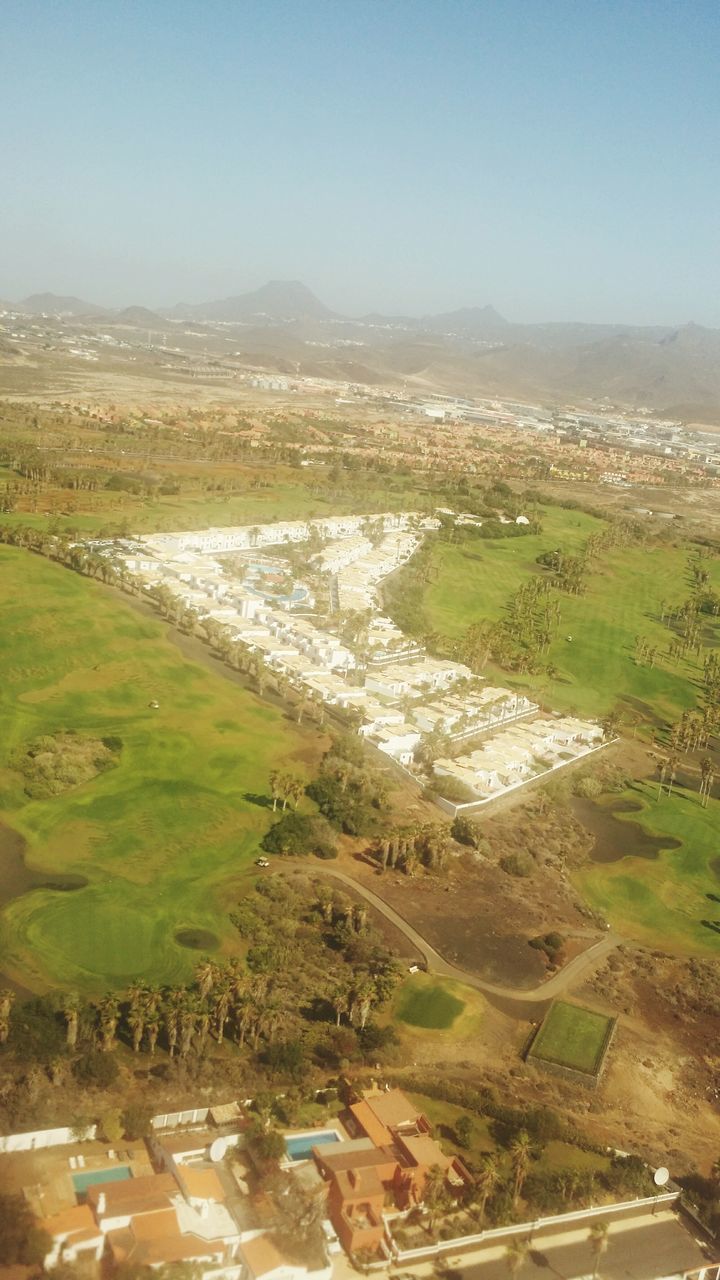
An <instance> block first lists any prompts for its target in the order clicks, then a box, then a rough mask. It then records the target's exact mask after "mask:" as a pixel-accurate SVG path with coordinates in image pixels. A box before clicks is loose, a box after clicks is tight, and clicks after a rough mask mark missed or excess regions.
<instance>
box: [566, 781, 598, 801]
mask: <svg viewBox="0 0 720 1280" xmlns="http://www.w3.org/2000/svg"><path fill="white" fill-rule="evenodd" d="M573 790H574V792H575V795H576V796H581V797H582V799H583V800H597V799H598V797H599V796H601V795H602V784H601V783H600V782H598V779H597V778H591V777H585V778H578V780H577V782H576V783H575V786H574V787H573Z"/></svg>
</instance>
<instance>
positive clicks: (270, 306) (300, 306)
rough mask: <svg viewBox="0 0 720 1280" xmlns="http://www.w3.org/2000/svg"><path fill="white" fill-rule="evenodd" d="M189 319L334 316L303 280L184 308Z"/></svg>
mask: <svg viewBox="0 0 720 1280" xmlns="http://www.w3.org/2000/svg"><path fill="white" fill-rule="evenodd" d="M183 311H184V312H185V314H186V315H190V316H195V317H197V318H198V319H205V320H225V321H228V322H231V323H232V321H238V322H247V321H252V320H256V321H257V320H260V321H262V320H329V319H332V318H333V317H334V315H335V313H334V312H333V311H330V309H329V308H328V307H326V306H325V304H324V303H322V302H321V301H320V299H319V298H316V296H315V294H314V293H313V292H312V290H311V289H308V287H307V285H305V284H303V283H302V281H300V280H269V281H268V283H267V284H264V285H262V286H261V287H260V288H259V289H253V290H252V291H251V292H250V293H240V294H235V295H233V296H232V297H230V298H218V299H217V300H216V301H214V302H204V303H200V304H199V305H197V306H191V307H185V308H183Z"/></svg>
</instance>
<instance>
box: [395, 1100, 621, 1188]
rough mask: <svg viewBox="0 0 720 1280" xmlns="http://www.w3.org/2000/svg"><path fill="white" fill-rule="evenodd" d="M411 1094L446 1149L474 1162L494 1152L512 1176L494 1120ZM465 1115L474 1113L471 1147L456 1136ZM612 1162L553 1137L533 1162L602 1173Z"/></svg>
mask: <svg viewBox="0 0 720 1280" xmlns="http://www.w3.org/2000/svg"><path fill="white" fill-rule="evenodd" d="M407 1096H408V1097H409V1098H410V1099H411V1100H412V1101H413V1102H414V1103H415V1104H416V1105H417V1106H418V1107H419V1108H420V1109H421V1110H422V1111H423V1112H424V1113H425V1115H426V1116H427V1118H428V1120H429V1121H430V1123H431V1124H432V1126H433V1128H434V1129H435V1132H436V1135H437V1136H439V1137H440V1139H441V1141H442V1145H443V1148H444V1150H446V1151H452V1152H454V1153H456V1154H457V1155H459V1156H460V1158H461V1159H462V1160H469V1161H470V1163H471V1164H477V1163H479V1161H480V1160H481V1159H482V1157H483V1156H484V1155H486V1154H487V1153H490V1152H492V1153H494V1154H495V1155H496V1156H497V1157H498V1159H499V1163H500V1168H501V1170H502V1172H503V1174H504V1176H506V1177H510V1174H511V1166H510V1157H509V1155H508V1153H507V1152H506V1151H505V1150H504V1149H503V1148H502V1147H501V1146H499V1145H498V1143H497V1142H496V1141H495V1139H494V1138H493V1136H492V1133H491V1124H492V1121H491V1120H488V1119H486V1118H485V1117H484V1116H480V1115H476V1113H475V1112H473V1111H467V1110H466V1109H465V1108H464V1107H459V1106H456V1105H455V1103H453V1102H444V1101H443V1100H442V1099H438V1098H428V1097H427V1096H426V1094H424V1093H410V1092H408V1094H407ZM463 1115H468V1116H470V1118H471V1119H472V1122H473V1125H472V1131H471V1135H470V1146H469V1147H468V1148H464V1147H460V1146H458V1144H457V1143H456V1142H455V1141H454V1137H453V1132H454V1128H455V1125H456V1124H457V1122H458V1120H459V1118H460V1116H463ZM609 1165H610V1159H609V1157H607V1156H604V1155H598V1154H597V1152H595V1151H584V1150H583V1149H582V1148H581V1147H574V1146H572V1145H571V1143H569V1142H560V1141H557V1140H553V1141H552V1142H548V1143H547V1145H546V1146H545V1147H544V1148H543V1150H542V1153H541V1155H540V1157H539V1159H538V1160H537V1161H535V1162H533V1165H532V1168H533V1170H538V1171H547V1172H550V1171H557V1170H559V1169H578V1170H580V1171H585V1170H590V1171H594V1172H599V1171H601V1170H605V1169H607V1168H608V1167H609Z"/></svg>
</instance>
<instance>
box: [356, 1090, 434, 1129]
mask: <svg viewBox="0 0 720 1280" xmlns="http://www.w3.org/2000/svg"><path fill="white" fill-rule="evenodd" d="M364 1102H365V1105H366V1106H368V1107H369V1108H370V1110H371V1111H372V1113H373V1115H374V1116H375V1117H376V1119H378V1120H379V1121H380V1123H381V1124H383V1125H385V1126H386V1127H387V1128H388V1129H397V1128H400V1127H401V1126H402V1125H405V1124H412V1123H413V1122H414V1121H415V1120H417V1118H418V1116H419V1115H420V1114H421V1112H420V1111H418V1109H417V1107H416V1106H415V1104H414V1102H411V1101H410V1099H409V1098H408V1097H406V1095H405V1094H404V1093H403V1091H402V1089H389V1090H388V1092H387V1093H373V1094H370V1095H369V1096H367V1097H366V1098H365V1099H364ZM359 1105H362V1104H359Z"/></svg>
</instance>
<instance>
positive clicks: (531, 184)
mask: <svg viewBox="0 0 720 1280" xmlns="http://www.w3.org/2000/svg"><path fill="white" fill-rule="evenodd" d="M719 66H720V5H718V3H717V0H709V2H708V3H705V2H704V0H678V2H677V3H666V2H665V0H617V2H616V0H608V2H605V3H603V0H524V2H523V0H487V2H485V0H196V2H194V3H191V2H189V0H91V2H89V3H86V2H85V0H64V2H63V0H56V2H55V3H53V2H52V0H44V2H39V0H2V4H1V5H0V108H1V109H2V115H1V118H2V120H3V128H2V138H1V140H0V164H1V169H0V172H1V173H2V178H1V179H0V297H4V298H11V299H15V298H20V297H23V296H25V295H26V294H28V293H30V292H35V291H38V290H45V289H49V290H52V291H54V292H56V293H78V294H80V295H82V296H83V297H85V298H87V299H89V300H91V301H99V302H101V303H108V304H111V305H112V304H117V305H125V304H128V303H135V302H137V303H144V304H146V305H150V306H154V305H156V306H157V305H164V304H170V303H173V302H176V301H179V300H183V301H189V302H194V301H204V300H206V299H209V298H212V297H223V296H226V295H228V294H231V293H236V292H241V291H243V290H245V289H248V288H254V287H256V286H257V285H260V284H262V283H264V282H265V281H266V280H267V279H269V278H281V279H284V278H288V279H290V278H293V279H300V280H303V281H304V282H305V283H306V284H308V285H309V286H310V287H311V288H312V289H313V290H314V291H315V292H316V293H318V294H319V296H320V297H321V298H322V299H323V301H325V302H327V303H328V304H329V305H330V306H332V307H334V308H336V309H338V310H340V311H346V312H351V313H360V312H362V311H365V310H370V309H376V308H377V309H380V310H384V311H409V312H412V313H416V314H421V313H425V312H433V311H438V310H448V309H451V308H455V307H458V306H467V305H484V304H485V303H493V304H494V305H495V306H496V307H497V308H498V309H499V310H500V311H502V312H503V313H504V314H505V315H507V316H508V317H509V318H510V319H515V320H540V319H570V318H572V319H587V320H622V321H627V322H638V323H645V322H662V323H682V322H684V321H687V320H690V319H693V320H696V321H697V322H699V323H704V324H711V325H720V288H719V287H718V286H719V279H718V277H719V274H720V272H719V270H718V264H719V259H720V254H719V252H718V251H719V250H720V73H719V71H718V67H719Z"/></svg>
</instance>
